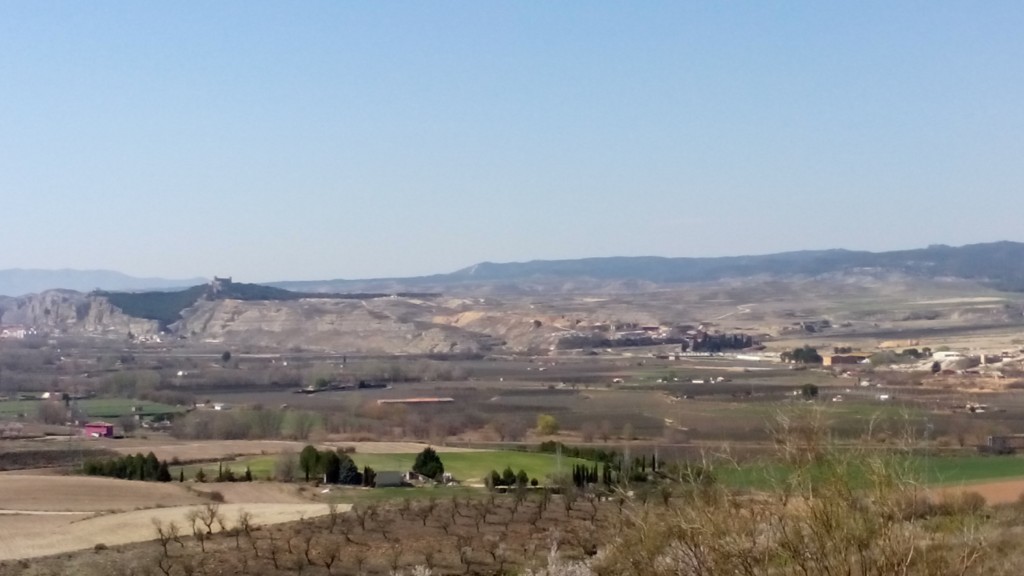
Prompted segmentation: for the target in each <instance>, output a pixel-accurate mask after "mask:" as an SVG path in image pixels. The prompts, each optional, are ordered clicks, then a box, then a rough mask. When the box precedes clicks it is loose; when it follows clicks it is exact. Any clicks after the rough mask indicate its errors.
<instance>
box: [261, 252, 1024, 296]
mask: <svg viewBox="0 0 1024 576" xmlns="http://www.w3.org/2000/svg"><path fill="white" fill-rule="evenodd" d="M856 270H878V271H888V272H899V273H903V274H907V275H910V276H915V277H923V278H942V277H949V278H963V279H968V280H974V281H977V282H980V283H982V284H985V285H987V286H990V287H992V288H996V289H1000V290H1009V291H1024V243H1019V242H992V243H986V244H970V245H966V246H960V247H951V246H945V245H933V246H929V247H927V248H921V249H914V250H898V251H892V252H867V251H853V250H842V249H837V250H811V251H800V252H783V253H778V254H766V255H761V256H729V257H714V258H662V257H655V256H640V257H608V258H582V259H577V260H534V261H531V262H512V263H494V262H483V263H480V264H476V265H474V266H470V267H468V268H463V269H462V270H458V271H455V272H452V273H449V274H435V275H431V276H419V277H414V278H381V279H371V280H342V279H339V280H323V281H310V282H275V283H272V284H271V285H272V286H276V287H278V288H284V289H287V290H301V291H304V292H345V291H351V290H361V291H373V292H379V291H389V290H390V291H394V290H399V289H401V290H427V291H442V290H445V289H450V288H454V287H459V286H485V285H492V286H493V285H500V286H505V287H508V288H514V287H515V286H517V285H520V286H521V285H526V284H528V285H532V286H543V285H552V284H555V283H560V284H564V283H567V282H573V281H575V282H577V283H582V284H583V285H587V286H595V285H600V284H608V283H622V282H634V283H636V282H641V283H651V284H683V283H690V282H707V281H715V280H723V279H729V278H748V277H753V276H775V277H786V276H819V275H822V274H831V273H837V272H848V271H856Z"/></svg>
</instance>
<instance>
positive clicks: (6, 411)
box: [0, 398, 185, 419]
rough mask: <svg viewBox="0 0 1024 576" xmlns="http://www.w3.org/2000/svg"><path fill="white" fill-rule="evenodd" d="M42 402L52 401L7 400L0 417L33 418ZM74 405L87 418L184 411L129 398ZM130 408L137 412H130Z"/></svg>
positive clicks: (89, 401)
mask: <svg viewBox="0 0 1024 576" xmlns="http://www.w3.org/2000/svg"><path fill="white" fill-rule="evenodd" d="M43 402H53V401H52V400H8V401H6V402H0V416H15V415H18V414H27V415H29V416H35V415H36V413H37V412H38V411H39V406H40V405H41V404H42V403H43ZM75 405H76V406H77V407H78V409H79V410H81V411H82V412H85V414H86V416H88V417H89V418H95V419H98V418H111V419H113V418H119V417H121V416H125V415H128V414H138V415H140V416H159V415H161V414H178V413H182V412H184V411H185V408H184V407H182V406H172V405H170V404H160V403H158V402H147V401H145V400H132V399H130V398H90V399H88V400H78V401H77V402H75ZM132 406H137V407H138V408H139V410H137V411H135V412H132Z"/></svg>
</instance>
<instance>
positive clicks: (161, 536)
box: [153, 518, 185, 556]
mask: <svg viewBox="0 0 1024 576" xmlns="http://www.w3.org/2000/svg"><path fill="white" fill-rule="evenodd" d="M153 528H154V529H156V538H157V541H159V542H160V547H161V548H162V549H163V551H164V556H170V555H171V554H170V551H169V550H168V549H167V546H168V545H169V544H170V543H171V542H177V543H178V544H179V545H180V546H181V547H182V548H184V547H185V544H184V543H182V541H181V530H180V528H178V525H177V524H175V523H174V522H171V523H169V524H167V525H164V523H163V522H161V521H160V520H159V519H157V518H154V519H153Z"/></svg>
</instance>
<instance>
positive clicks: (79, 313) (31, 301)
mask: <svg viewBox="0 0 1024 576" xmlns="http://www.w3.org/2000/svg"><path fill="white" fill-rule="evenodd" d="M0 324H2V325H5V326H9V325H21V326H25V327H26V328H34V329H36V330H38V331H40V332H43V333H62V334H90V335H109V336H118V337H126V336H127V335H128V333H129V332H131V333H132V334H135V335H138V336H148V335H153V334H157V333H158V332H159V329H160V326H159V324H158V323H157V322H155V321H153V320H145V319H141V318H133V317H131V316H128V315H126V314H124V313H122V312H121V311H120V310H118V309H117V308H115V307H113V306H112V305H111V304H110V302H108V301H107V299H106V298H103V297H99V296H92V295H88V294H82V293H80V292H73V291H70V290H48V291H46V292H42V293H40V294H31V295H28V296H22V297H20V298H11V299H7V300H5V301H4V302H2V303H0Z"/></svg>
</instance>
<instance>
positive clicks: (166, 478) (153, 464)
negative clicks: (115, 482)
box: [82, 452, 171, 482]
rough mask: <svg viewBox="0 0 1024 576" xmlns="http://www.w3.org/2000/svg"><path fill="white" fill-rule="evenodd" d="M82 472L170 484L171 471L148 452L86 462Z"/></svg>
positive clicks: (165, 462)
mask: <svg viewBox="0 0 1024 576" xmlns="http://www.w3.org/2000/svg"><path fill="white" fill-rule="evenodd" d="M82 472H84V473H85V474H87V475H89V476H107V477H110V478H121V479H123V480H143V481H148V482H170V481H171V471H170V469H169V468H168V466H167V461H166V460H158V459H157V457H156V454H153V453H152V452H150V453H149V454H146V455H145V456H143V455H142V453H141V452H140V453H138V454H135V455H134V456H133V455H131V454H129V455H127V456H122V457H120V458H103V459H90V460H86V461H85V464H83V465H82Z"/></svg>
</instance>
